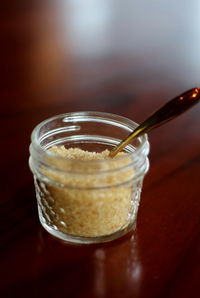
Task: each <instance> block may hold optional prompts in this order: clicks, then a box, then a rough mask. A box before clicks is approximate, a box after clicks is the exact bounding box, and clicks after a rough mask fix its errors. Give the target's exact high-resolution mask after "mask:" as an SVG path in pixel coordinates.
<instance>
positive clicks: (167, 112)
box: [110, 88, 200, 157]
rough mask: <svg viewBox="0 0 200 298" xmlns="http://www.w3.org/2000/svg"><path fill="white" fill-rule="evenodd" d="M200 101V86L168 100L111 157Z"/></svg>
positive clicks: (113, 151) (123, 141)
mask: <svg viewBox="0 0 200 298" xmlns="http://www.w3.org/2000/svg"><path fill="white" fill-rule="evenodd" d="M199 101H200V88H193V89H190V90H188V91H186V92H184V93H182V94H180V95H179V96H177V97H175V98H173V99H172V100H170V101H169V102H167V103H166V104H165V105H164V106H162V107H161V108H160V109H158V110H157V111H156V112H155V113H153V114H152V115H151V116H150V117H148V118H147V119H146V120H145V121H144V122H142V123H141V124H140V125H139V126H138V127H137V128H136V129H135V130H134V131H133V132H131V133H130V134H129V135H128V137H127V138H126V139H124V140H122V141H121V143H120V144H119V145H117V147H115V148H114V149H113V150H112V151H111V152H110V157H114V156H115V155H116V154H117V153H118V152H119V151H120V150H121V149H122V148H124V147H125V146H126V145H127V144H129V143H130V142H132V141H133V139H134V138H136V137H139V136H141V135H143V134H145V133H147V132H149V131H151V130H152V129H153V128H156V127H158V126H160V125H162V124H164V123H166V122H167V121H169V120H172V119H173V118H175V117H177V116H178V115H180V114H182V113H183V112H185V111H186V110H188V109H189V108H191V107H192V106H193V105H195V104H196V103H198V102H199Z"/></svg>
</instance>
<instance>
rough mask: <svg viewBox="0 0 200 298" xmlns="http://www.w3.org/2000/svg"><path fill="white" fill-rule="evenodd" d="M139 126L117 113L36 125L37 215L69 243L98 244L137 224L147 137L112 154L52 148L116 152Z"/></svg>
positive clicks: (33, 161) (74, 116)
mask: <svg viewBox="0 0 200 298" xmlns="http://www.w3.org/2000/svg"><path fill="white" fill-rule="evenodd" d="M137 125H138V124H137V123H135V122H133V121H132V120H129V119H127V118H124V117H122V116H118V115H114V114H109V113H102V112H74V113H67V114H62V115H58V116H55V117H52V118H49V119H47V120H45V121H43V122H42V123H40V124H39V125H37V126H36V127H35V129H34V130H33V132H32V136H31V145H30V158H29V165H30V169H31V171H32V172H33V176H34V182H35V190H36V197H37V203H38V212H39V219H40V222H41V224H42V226H43V227H44V228H45V229H46V230H47V231H48V232H49V233H50V234H52V235H54V236H55V237H58V238H60V239H63V240H65V241H68V242H71V243H86V244H87V243H100V242H106V241H111V240H113V239H116V238H119V237H121V236H122V235H124V234H126V233H128V232H129V231H130V230H131V229H132V228H133V227H134V226H135V223H136V217H137V212H138V207H139V202H140V193H141V188H142V182H143V178H144V175H145V174H146V173H147V171H148V169H149V160H148V157H147V155H148V153H149V142H148V139H147V136H146V135H144V136H141V137H139V138H137V139H136V140H134V141H133V142H132V143H131V144H129V145H127V146H126V147H125V148H124V153H120V154H118V155H117V156H116V157H114V158H109V157H107V158H105V159H89V160H85V159H84V160H83V159H81V158H66V157H65V156H62V155H59V154H56V153H55V152H52V151H51V150H49V149H50V148H52V147H53V148H55V146H57V147H56V148H59V147H60V146H62V148H64V149H69V148H79V149H78V150H80V149H81V150H84V152H85V151H86V150H87V151H89V152H97V153H98V152H102V151H104V150H112V149H113V148H114V147H115V146H116V145H117V144H118V143H119V142H120V141H121V140H122V139H124V138H125V137H126V136H127V135H128V134H129V133H130V132H131V131H133V130H134V129H135V128H136V127H137ZM63 146H64V147H63ZM108 152H109V151H108ZM94 154H95V153H94Z"/></svg>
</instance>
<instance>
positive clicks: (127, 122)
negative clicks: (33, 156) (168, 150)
mask: <svg viewBox="0 0 200 298" xmlns="http://www.w3.org/2000/svg"><path fill="white" fill-rule="evenodd" d="M90 116H91V117H94V118H96V119H99V122H105V120H106V119H105V118H107V119H109V120H110V122H112V123H113V124H118V126H120V125H122V126H124V127H127V128H129V129H130V132H131V131H132V130H133V129H134V127H133V126H136V127H137V126H138V123H136V122H134V121H133V120H131V119H129V118H126V117H124V116H121V115H117V114H113V113H106V112H98V111H80V112H69V113H63V114H58V115H55V116H52V117H50V118H47V119H46V120H43V121H42V122H40V123H39V124H38V125H36V126H35V128H34V129H33V131H32V133H31V142H32V144H31V145H32V146H33V148H34V149H35V150H36V151H37V152H38V153H39V154H41V155H46V156H49V157H51V158H55V159H57V160H65V161H66V160H68V161H73V162H74V163H76V162H77V163H80V162H81V163H88V162H90V163H97V164H98V163H104V162H105V161H106V162H109V159H94V160H83V159H78V158H77V159H72V158H68V157H63V156H60V155H58V154H55V153H53V152H51V151H49V150H46V149H45V148H44V147H43V146H41V144H40V141H39V130H40V129H41V128H42V127H43V126H44V125H46V124H48V123H50V122H51V121H53V120H56V119H60V118H63V117H64V118H68V119H69V120H73V118H74V119H76V120H80V119H81V118H82V119H83V117H90ZM78 117H79V118H80V119H78ZM66 122H67V121H66ZM137 139H139V140H140V142H139V145H138V147H136V148H134V149H135V150H134V151H132V152H126V153H127V154H125V155H121V156H115V160H116V161H117V160H122V159H125V158H130V157H134V156H135V155H136V154H138V153H140V152H142V151H143V150H144V147H145V145H148V136H147V134H144V135H142V136H140V137H138V138H137ZM147 153H148V152H147ZM110 160H111V161H112V160H113V159H110Z"/></svg>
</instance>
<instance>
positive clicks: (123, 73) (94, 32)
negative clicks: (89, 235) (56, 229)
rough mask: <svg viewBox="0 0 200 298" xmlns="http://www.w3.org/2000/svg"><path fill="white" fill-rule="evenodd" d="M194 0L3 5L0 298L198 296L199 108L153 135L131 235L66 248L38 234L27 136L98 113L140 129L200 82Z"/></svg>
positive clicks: (199, 9)
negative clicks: (61, 119) (71, 117)
mask: <svg viewBox="0 0 200 298" xmlns="http://www.w3.org/2000/svg"><path fill="white" fill-rule="evenodd" d="M199 20H200V2H199V1H198V0H191V1H186V0H182V1H181V0H174V1H159V0H144V1H139V0H136V1H131V0H123V1H122V0H85V1H83V0H68V1H64V0H63V1H61V0H58V1H51V0H40V1H33V0H29V1H16V0H15V1H4V0H2V1H1V3H0V124H1V126H0V127H1V128H0V140H1V146H0V153H1V155H0V156H1V161H0V164H1V167H0V179H1V180H0V181H1V188H0V190H1V193H0V194H1V195H0V296H1V297H2V298H4V297H80V298H82V297H87V298H89V297H109V298H110V297H112V298H115V297H145V298H146V297H147V298H149V297H162V298H163V297H200V289H199V276H200V260H199V253H200V238H199V237H200V236H199V235H200V233H199V232H200V184H199V177H200V155H199V152H200V139H199V127H200V119H199V112H200V106H196V107H194V108H193V109H192V110H190V111H188V112H187V113H185V114H184V115H182V116H181V117H179V118H177V119H176V120H174V121H173V122H170V123H168V124H166V125H165V126H163V127H160V128H158V129H157V130H155V131H153V132H152V133H151V134H150V143H151V154H150V161H151V168H150V171H149V173H148V175H147V177H146V179H145V183H144V189H143V193H142V198H141V205H140V210H139V215H138V222H137V229H136V230H135V231H134V232H132V233H131V234H130V235H127V236H126V237H125V238H123V239H120V240H119V241H115V242H112V243H110V244H106V245H99V246H83V247H72V246H69V245H66V244H64V243H62V242H60V241H57V240H56V239H54V238H52V237H50V236H49V235H48V234H47V233H46V232H45V231H44V230H43V229H42V227H41V226H40V224H39V221H38V217H37V210H36V200H35V194H34V187H33V180H32V175H31V173H30V170H29V168H28V156H29V152H28V146H29V143H30V134H31V131H32V129H33V128H34V126H35V125H36V124H38V123H39V122H40V121H42V120H44V119H46V118H48V117H50V116H53V115H55V114H59V113H65V112H72V111H82V110H83V111H85V110H97V111H106V112H112V113H116V114H120V115H123V116H126V117H128V118H130V119H132V120H135V121H137V122H141V121H142V120H143V119H145V117H146V116H148V115H149V114H150V113H152V112H153V111H154V110H155V109H156V108H158V107H159V106H160V105H161V104H163V103H165V102H166V101H167V100H169V99H170V98H172V97H174V96H176V95H177V94H179V93H181V92H183V91H185V90H186V89H190V88H192V87H196V86H199V85H200V58H199V53H200V38H199V36H200V21H199Z"/></svg>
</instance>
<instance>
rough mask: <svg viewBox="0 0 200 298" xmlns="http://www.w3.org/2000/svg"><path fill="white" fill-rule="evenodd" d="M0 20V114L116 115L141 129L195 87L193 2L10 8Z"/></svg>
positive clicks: (199, 45)
mask: <svg viewBox="0 0 200 298" xmlns="http://www.w3.org/2000/svg"><path fill="white" fill-rule="evenodd" d="M0 14H1V29H0V31H1V38H0V39H1V58H0V59H1V83H0V84H1V88H0V89H1V90H0V92H1V109H2V113H7V112H8V113H11V112H15V113H16V112H19V111H21V112H22V111H28V110H30V109H31V110H32V112H33V113H34V112H36V111H38V108H40V111H42V109H44V110H45V111H47V109H50V110H51V109H52V106H53V107H54V109H55V110H54V111H52V110H51V111H50V112H49V113H47V115H45V116H50V115H49V114H53V113H56V112H60V111H62V112H69V111H73V110H105V111H109V112H118V113H119V109H120V111H121V114H124V115H126V116H129V117H130V116H131V118H134V119H136V120H137V121H140V120H141V118H142V119H143V118H144V114H145V115H147V112H149V111H152V110H154V108H157V106H158V104H157V102H158V101H160V102H164V101H166V100H168V99H169V98H170V96H174V95H176V94H177V93H179V92H182V91H184V90H185V89H187V88H192V87H194V86H196V85H199V81H200V58H199V53H200V39H199V36H200V2H199V0H191V1H188V0H181V1H180V0H175V1H159V0H151V1H149V0H144V1H139V0H134V1H133V0H123V1H122V0H58V1H51V0H40V1H37V0H29V1H22V0H20V1H16V0H13V1H1V9H0ZM154 99H156V100H154ZM136 101H143V103H144V111H142V110H141V111H138V110H137V107H135V110H134V111H133V109H132V105H133V103H134V102H136ZM11 103H12V104H11ZM129 107H130V109H129ZM34 109H36V110H34ZM141 109H142V108H141ZM128 111H130V112H128ZM145 111H146V112H145ZM129 113H130V115H128V114H129ZM138 114H141V115H142V117H141V118H140V116H138Z"/></svg>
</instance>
